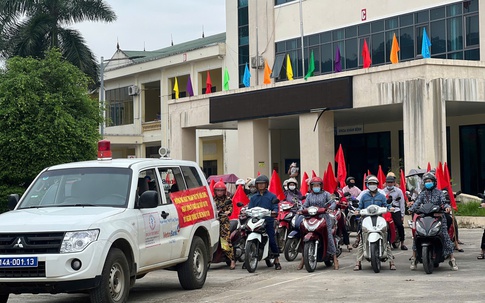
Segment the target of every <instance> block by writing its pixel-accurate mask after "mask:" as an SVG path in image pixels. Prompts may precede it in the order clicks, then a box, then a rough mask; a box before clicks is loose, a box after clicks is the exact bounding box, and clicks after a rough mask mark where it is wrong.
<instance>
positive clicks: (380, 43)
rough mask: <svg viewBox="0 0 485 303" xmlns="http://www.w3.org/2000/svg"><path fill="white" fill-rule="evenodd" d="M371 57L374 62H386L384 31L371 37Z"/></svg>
mask: <svg viewBox="0 0 485 303" xmlns="http://www.w3.org/2000/svg"><path fill="white" fill-rule="evenodd" d="M370 47H371V48H372V51H371V58H372V64H374V65H377V64H382V63H384V62H385V53H384V33H378V34H373V35H372V37H371V45H370Z"/></svg>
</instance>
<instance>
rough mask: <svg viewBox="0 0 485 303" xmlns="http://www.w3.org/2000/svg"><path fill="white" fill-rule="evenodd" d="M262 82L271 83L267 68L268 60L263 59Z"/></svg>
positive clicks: (269, 70) (269, 71) (269, 72)
mask: <svg viewBox="0 0 485 303" xmlns="http://www.w3.org/2000/svg"><path fill="white" fill-rule="evenodd" d="M263 83H264V84H271V69H270V68H269V65H268V61H266V59H265V60H264V80H263Z"/></svg>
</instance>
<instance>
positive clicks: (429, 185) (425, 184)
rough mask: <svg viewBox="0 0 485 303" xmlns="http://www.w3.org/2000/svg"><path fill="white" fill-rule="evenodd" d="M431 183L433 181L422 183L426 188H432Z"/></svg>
mask: <svg viewBox="0 0 485 303" xmlns="http://www.w3.org/2000/svg"><path fill="white" fill-rule="evenodd" d="M433 185H434V184H433V182H428V183H424V187H426V188H427V189H432V188H433Z"/></svg>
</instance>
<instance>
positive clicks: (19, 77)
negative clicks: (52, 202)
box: [0, 49, 102, 186]
mask: <svg viewBox="0 0 485 303" xmlns="http://www.w3.org/2000/svg"><path fill="white" fill-rule="evenodd" d="M88 82H89V79H88V77H87V76H86V75H85V74H84V73H83V72H81V71H80V70H79V69H78V68H77V67H75V66H73V65H71V64H70V63H68V62H66V61H65V60H63V59H62V57H61V53H60V52H59V51H58V50H56V49H53V50H50V51H48V52H47V53H46V55H45V59H33V58H21V57H14V58H11V59H9V60H7V63H6V67H5V69H3V70H0V146H1V147H2V148H1V149H0V159H2V161H1V162H0V163H1V164H0V184H2V185H5V184H8V185H11V186H18V185H23V186H27V185H28V184H30V182H31V181H32V180H33V178H34V177H35V176H36V175H37V174H38V173H39V172H40V171H41V170H42V169H43V168H45V167H48V166H51V165H55V164H59V163H66V162H75V161H82V160H92V159H95V157H96V149H97V141H98V140H99V138H100V137H99V128H98V127H99V123H100V122H101V121H102V116H101V109H100V108H99V104H98V100H97V99H93V98H91V97H90V96H89V94H88V86H87V85H88Z"/></svg>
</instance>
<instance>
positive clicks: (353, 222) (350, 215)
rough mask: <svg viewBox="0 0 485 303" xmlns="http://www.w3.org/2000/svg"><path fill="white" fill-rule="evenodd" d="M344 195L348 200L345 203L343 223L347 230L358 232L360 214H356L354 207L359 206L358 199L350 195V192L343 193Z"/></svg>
mask: <svg viewBox="0 0 485 303" xmlns="http://www.w3.org/2000/svg"><path fill="white" fill-rule="evenodd" d="M344 196H345V197H346V198H347V200H348V205H347V218H346V219H345V225H346V227H347V232H349V233H351V232H358V231H359V224H360V215H359V214H358V213H357V214H356V211H355V210H356V209H357V208H358V207H359V201H358V200H356V199H355V198H351V197H350V193H345V194H344Z"/></svg>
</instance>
